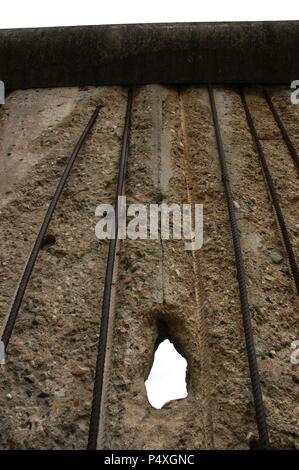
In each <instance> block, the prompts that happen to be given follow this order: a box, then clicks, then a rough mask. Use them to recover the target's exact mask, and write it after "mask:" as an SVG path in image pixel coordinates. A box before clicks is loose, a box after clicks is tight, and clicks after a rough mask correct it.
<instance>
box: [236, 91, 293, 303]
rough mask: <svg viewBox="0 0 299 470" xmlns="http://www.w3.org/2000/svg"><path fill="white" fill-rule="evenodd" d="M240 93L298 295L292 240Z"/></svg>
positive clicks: (260, 146) (256, 134)
mask: <svg viewBox="0 0 299 470" xmlns="http://www.w3.org/2000/svg"><path fill="white" fill-rule="evenodd" d="M240 95H241V100H242V103H243V106H244V110H245V114H246V117H247V122H248V126H249V129H250V132H251V136H252V139H253V142H254V145H255V148H256V151H257V154H258V157H259V161H260V164H261V167H262V169H263V173H264V177H265V179H266V182H267V186H268V188H269V192H270V195H271V199H272V203H273V206H274V210H275V213H276V217H277V220H278V223H279V227H280V230H281V234H282V238H283V241H284V245H285V248H286V252H287V255H288V259H289V264H290V267H291V271H292V274H293V278H294V282H295V286H296V290H297V294H298V295H299V271H298V265H297V261H296V257H295V254H294V250H293V245H292V242H291V239H290V236H289V232H288V229H287V226H286V222H285V219H284V216H283V213H282V210H281V207H280V202H279V197H278V194H277V191H276V189H275V185H274V182H273V179H272V175H271V173H270V170H269V167H268V164H267V160H266V157H265V154H264V151H263V148H262V145H261V143H260V140H259V137H258V133H257V130H256V128H255V124H254V121H253V117H252V114H251V112H250V110H249V107H248V104H247V100H246V97H245V93H244V90H243V89H242V88H241V89H240Z"/></svg>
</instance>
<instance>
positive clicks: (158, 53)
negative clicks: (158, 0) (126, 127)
mask: <svg viewBox="0 0 299 470" xmlns="http://www.w3.org/2000/svg"><path fill="white" fill-rule="evenodd" d="M298 50H299V22H298V21H285V22H244V23H178V24H146V25H117V26H115V25H110V26H84V27H60V28H36V29H15V30H2V31H0V79H1V80H3V81H4V82H5V83H6V87H7V88H12V89H16V88H34V87H54V86H73V85H77V86H78V85H103V84H123V85H126V84H146V83H164V84H165V83H196V82H197V83H207V82H214V83H273V84H274V83H289V82H290V81H291V80H294V79H297V78H298V77H299V63H298V60H296V56H297V52H298Z"/></svg>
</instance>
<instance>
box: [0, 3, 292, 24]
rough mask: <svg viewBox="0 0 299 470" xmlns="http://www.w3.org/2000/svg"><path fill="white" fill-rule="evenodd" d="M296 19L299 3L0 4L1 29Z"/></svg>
mask: <svg viewBox="0 0 299 470" xmlns="http://www.w3.org/2000/svg"><path fill="white" fill-rule="evenodd" d="M298 19H299V8H298V0H284V1H281V2H278V1H277V2H276V1H272V0H267V1H266V0H250V1H245V0H243V1H242V0H214V1H211V0H205V1H203V0H202V1H200V0H183V1H182V0H180V1H177V0H147V1H145V0H83V1H82V0H48V1H45V0H44V1H43V0H7V1H2V2H1V15H0V29H3V28H20V27H37V26H67V25H88V24H113V23H114V24H117V23H158V22H176V21H178V22H180V21H181V22H184V21H254V20H298Z"/></svg>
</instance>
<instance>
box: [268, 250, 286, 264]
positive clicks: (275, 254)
mask: <svg viewBox="0 0 299 470" xmlns="http://www.w3.org/2000/svg"><path fill="white" fill-rule="evenodd" d="M270 258H271V260H272V261H273V263H275V264H280V263H282V260H283V257H282V254H281V253H279V251H276V250H273V251H271V253H270Z"/></svg>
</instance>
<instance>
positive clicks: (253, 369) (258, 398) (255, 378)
mask: <svg viewBox="0 0 299 470" xmlns="http://www.w3.org/2000/svg"><path fill="white" fill-rule="evenodd" d="M209 96H210V102H211V109H212V115H213V122H214V128H215V134H216V141H217V147H218V155H219V160H220V166H221V173H222V181H223V185H224V191H225V196H226V202H227V207H228V213H229V220H230V226H231V233H232V240H233V246H234V253H235V261H236V269H237V278H238V284H239V293H240V303H241V312H242V317H243V327H244V334H245V343H246V351H247V358H248V365H249V371H250V378H251V386H252V394H253V401H254V408H255V416H256V423H257V428H258V432H259V444H260V447H261V448H263V449H268V448H269V447H270V444H269V435H268V425H267V418H266V411H265V406H264V401H263V396H262V389H261V383H260V375H259V369H258V363H257V357H256V350H255V344H254V337H253V331H252V324H251V315H250V308H249V302H248V292H247V285H246V273H245V266H244V260H243V254H242V248H241V241H240V235H239V229H238V223H237V218H236V213H235V207H234V200H233V195H232V190H231V186H230V179H229V171H228V167H227V163H226V158H225V150H224V146H223V142H222V136H221V130H220V124H219V120H218V114H217V108H216V103H215V96H214V90H213V88H212V86H210V85H209Z"/></svg>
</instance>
